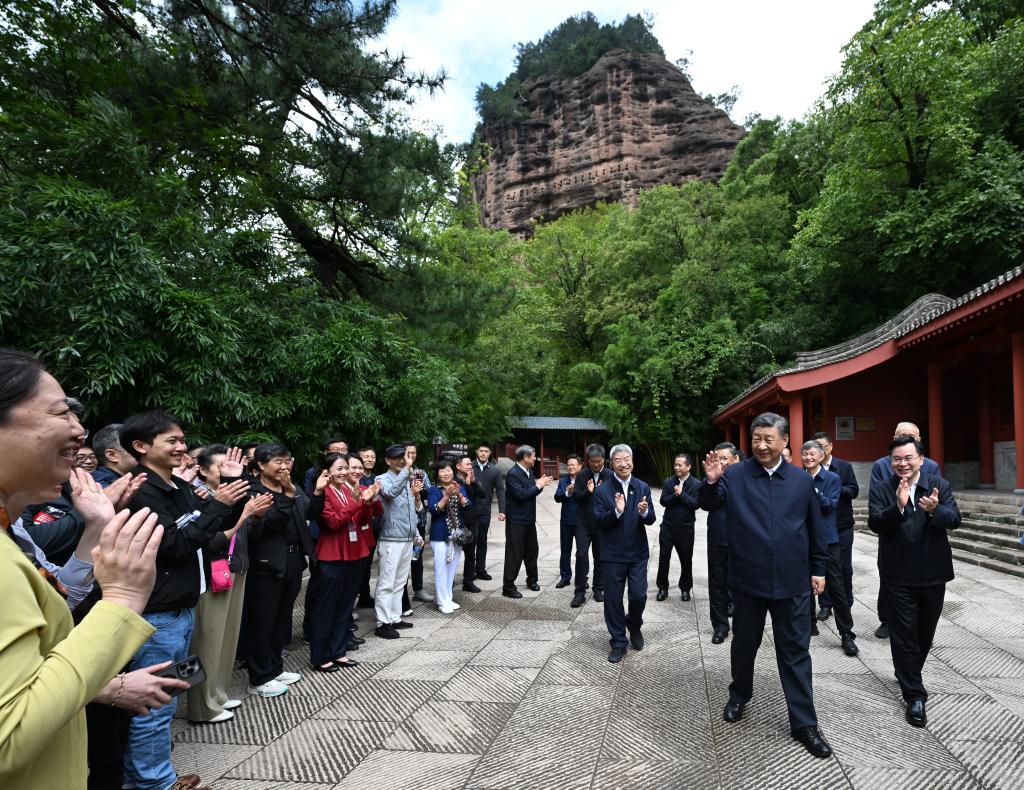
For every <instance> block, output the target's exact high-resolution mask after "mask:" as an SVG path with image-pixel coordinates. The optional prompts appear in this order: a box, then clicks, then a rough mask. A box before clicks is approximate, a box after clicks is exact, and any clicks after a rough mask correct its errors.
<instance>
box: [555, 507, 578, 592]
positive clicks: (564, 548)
mask: <svg viewBox="0 0 1024 790" xmlns="http://www.w3.org/2000/svg"><path fill="white" fill-rule="evenodd" d="M558 533H559V535H558V537H559V549H560V551H559V552H558V576H559V578H561V579H564V580H565V581H569V579H571V578H572V541H573V538H575V537H576V524H575V523H572V524H567V523H566V522H564V521H562V522H560V523H559V525H558Z"/></svg>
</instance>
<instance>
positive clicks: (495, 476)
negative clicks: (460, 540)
mask: <svg viewBox="0 0 1024 790" xmlns="http://www.w3.org/2000/svg"><path fill="white" fill-rule="evenodd" d="M473 476H474V477H475V478H476V481H477V483H479V484H480V488H481V490H482V491H483V494H482V495H479V496H478V497H477V499H476V501H475V503H474V504H475V505H476V557H475V560H476V569H475V576H476V578H477V579H483V580H484V581H490V580H491V574H489V573H488V572H487V532H488V530H489V529H490V527H491V501H492V498H493V499H497V500H498V521H504V520H505V478H504V477H502V475H501V470H500V469H498V465H497V464H496V463H494V461H493V460H492V459H491V446H490V445H489V444H487V443H486V442H480V443H479V444H478V445H477V448H476V461H474V462H473ZM466 556H467V557H468V556H469V555H468V554H467V555H466ZM468 570H469V569H468V568H466V571H468Z"/></svg>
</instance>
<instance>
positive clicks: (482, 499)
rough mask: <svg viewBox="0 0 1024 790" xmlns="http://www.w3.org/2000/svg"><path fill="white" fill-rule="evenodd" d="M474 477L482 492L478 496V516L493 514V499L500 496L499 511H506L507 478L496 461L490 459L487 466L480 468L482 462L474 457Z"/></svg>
mask: <svg viewBox="0 0 1024 790" xmlns="http://www.w3.org/2000/svg"><path fill="white" fill-rule="evenodd" d="M473 477H475V478H476V482H477V483H479V484H480V492H479V493H478V495H477V496H476V513H477V516H487V517H490V515H491V499H492V497H497V498H498V512H499V513H504V512H505V478H504V477H502V476H501V470H500V469H498V465H497V464H496V463H494V461H488V462H487V466H485V467H484V468H483V470H481V469H480V464H479V463H478V462H477V460H476V459H475V458H474V459H473Z"/></svg>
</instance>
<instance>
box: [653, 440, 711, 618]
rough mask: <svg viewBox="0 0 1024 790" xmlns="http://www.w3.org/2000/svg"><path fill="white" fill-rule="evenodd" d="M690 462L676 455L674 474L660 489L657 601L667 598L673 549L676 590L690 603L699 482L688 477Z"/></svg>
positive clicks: (686, 458) (687, 454)
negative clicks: (662, 512)
mask: <svg viewBox="0 0 1024 790" xmlns="http://www.w3.org/2000/svg"><path fill="white" fill-rule="evenodd" d="M692 466H693V459H692V458H691V456H690V454H689V453H679V454H678V455H677V456H676V457H675V461H674V462H673V464H672V469H673V472H674V473H675V474H673V475H672V476H671V477H669V478H668V479H667V480H665V482H664V483H663V484H662V486H661V506H662V507H663V508H665V515H663V516H662V517H661V532H660V534H659V535H658V576H657V583H658V600H659V601H664V600H665V599H666V598H668V572H669V568H670V567H671V566H672V549H673V548H674V549H675V550H676V554H678V555H679V565H680V569H679V589H680V591H681V592H682V598H683V600H684V601H689V600H690V590H692V589H693V532H694V526H695V525H696V523H697V489H699V488H700V483H699V482H697V480H696V478H694V477H693V476H691V475H690V468H691V467H692Z"/></svg>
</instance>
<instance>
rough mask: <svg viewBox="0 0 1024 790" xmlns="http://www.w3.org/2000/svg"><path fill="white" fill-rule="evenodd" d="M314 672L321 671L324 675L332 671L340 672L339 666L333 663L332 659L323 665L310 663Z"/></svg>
mask: <svg viewBox="0 0 1024 790" xmlns="http://www.w3.org/2000/svg"><path fill="white" fill-rule="evenodd" d="M310 666H312V667H313V671H314V672H322V673H323V674H325V675H329V674H331V673H332V672H340V671H341V667H339V666H338V665H337V664H335V663H334V662H333V661H332V662H331V663H330V664H328V665H327V666H325V667H321V666H318V665H317V664H311V665H310Z"/></svg>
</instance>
